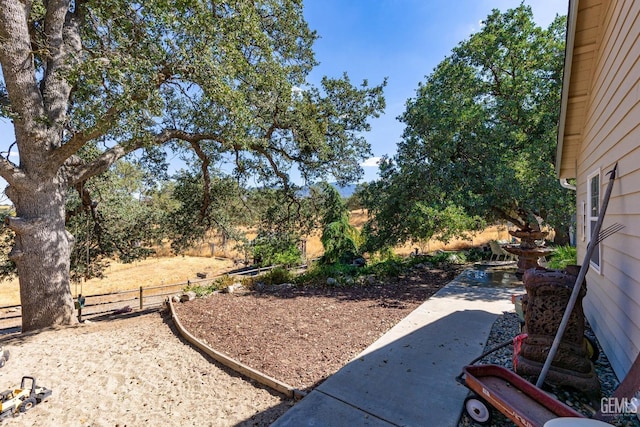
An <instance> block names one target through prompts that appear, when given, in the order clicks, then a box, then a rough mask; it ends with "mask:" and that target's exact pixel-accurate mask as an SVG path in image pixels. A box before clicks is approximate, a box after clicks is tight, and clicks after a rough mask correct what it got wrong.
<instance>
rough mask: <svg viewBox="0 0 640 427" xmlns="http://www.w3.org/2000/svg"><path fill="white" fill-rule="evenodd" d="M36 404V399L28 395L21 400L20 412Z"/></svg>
mask: <svg viewBox="0 0 640 427" xmlns="http://www.w3.org/2000/svg"><path fill="white" fill-rule="evenodd" d="M34 406H36V399H35V398H33V397H30V398H28V399H25V400H23V401H22V405H20V412H27V411H28V410H29V409H31V408H33V407H34Z"/></svg>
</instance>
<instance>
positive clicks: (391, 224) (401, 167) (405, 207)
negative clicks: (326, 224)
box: [367, 5, 575, 242]
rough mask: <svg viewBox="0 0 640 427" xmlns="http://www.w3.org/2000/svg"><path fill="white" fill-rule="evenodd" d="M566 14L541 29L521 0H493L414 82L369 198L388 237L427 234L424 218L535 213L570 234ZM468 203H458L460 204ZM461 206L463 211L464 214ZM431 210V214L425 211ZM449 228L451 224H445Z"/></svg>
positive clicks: (531, 218)
mask: <svg viewBox="0 0 640 427" xmlns="http://www.w3.org/2000/svg"><path fill="white" fill-rule="evenodd" d="M564 30H565V19H564V18H563V17H557V18H556V19H555V20H554V21H553V22H552V23H551V24H550V26H549V28H548V29H546V30H544V29H541V28H539V27H537V26H536V25H535V23H534V22H533V16H532V13H531V9H530V8H529V7H528V6H524V5H521V6H519V7H517V8H515V9H511V10H508V11H506V12H505V13H500V12H499V11H498V10H494V11H493V12H492V13H491V14H490V15H489V16H488V17H487V19H486V20H485V21H484V25H483V27H482V30H481V31H479V32H478V33H475V34H473V35H472V36H471V37H470V38H469V39H468V40H465V41H463V42H461V43H460V44H459V45H458V46H457V47H456V48H455V49H453V52H452V54H451V55H450V56H449V57H447V58H446V59H445V60H444V61H442V62H441V63H440V64H439V65H438V66H437V67H436V68H435V70H434V71H433V73H432V74H431V75H429V76H428V77H427V79H426V81H425V82H424V83H422V84H420V86H419V87H418V90H417V94H416V98H415V99H410V100H409V101H408V102H407V109H406V111H405V113H404V114H403V115H402V116H401V117H400V120H402V121H403V122H404V123H405V124H406V128H405V132H404V134H403V140H402V142H401V143H400V144H399V145H398V150H397V154H396V155H395V156H394V157H393V158H392V159H388V161H387V162H386V163H385V164H384V165H383V166H382V168H381V169H382V172H381V177H382V178H381V179H380V181H379V182H377V183H376V184H375V185H374V186H372V187H371V191H369V192H368V193H367V194H368V197H367V200H368V203H367V206H368V208H369V209H370V211H371V212H372V214H374V215H376V218H375V219H374V221H373V222H372V223H370V224H369V226H368V230H369V232H370V233H369V234H371V235H373V236H376V237H377V238H379V239H381V240H382V241H389V242H395V241H398V240H400V241H402V240H404V239H407V238H417V237H420V236H424V237H427V236H428V235H429V233H428V232H426V230H425V227H426V228H429V227H430V226H436V227H441V226H438V225H437V222H438V221H436V222H433V223H432V222H431V221H430V220H429V219H428V218H432V217H433V215H438V216H440V215H441V216H442V218H448V219H447V221H446V222H450V221H453V222H454V223H455V224H457V225H456V226H453V227H447V226H446V225H444V230H447V229H449V230H451V231H454V230H456V227H457V226H464V224H465V222H467V223H468V224H469V225H472V224H474V223H476V221H475V220H474V219H473V218H474V217H481V218H483V219H484V220H486V221H489V222H492V221H496V220H504V221H510V222H511V223H513V224H514V225H516V226H517V227H518V228H520V229H535V228H538V226H539V221H542V222H545V223H546V224H549V225H550V226H552V227H554V228H556V231H557V232H556V238H557V239H561V240H562V239H563V238H567V237H568V225H569V221H570V213H571V212H572V210H573V206H574V200H573V198H574V197H575V196H574V194H573V193H571V192H569V191H566V190H565V189H563V188H562V187H561V186H560V185H559V183H558V180H557V179H556V178H555V173H554V161H555V148H556V136H557V119H558V115H559V109H560V91H561V81H562V66H563V58H564ZM459 208H462V209H459ZM462 214H464V215H466V216H467V217H468V218H467V220H463V218H462V216H461V215H462ZM421 216H422V217H425V216H426V218H424V219H426V224H427V225H424V224H423V223H422V220H420V221H417V222H416V220H418V219H420V218H421ZM445 236H446V232H445Z"/></svg>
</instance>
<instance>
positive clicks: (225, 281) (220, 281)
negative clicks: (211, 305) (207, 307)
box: [184, 274, 236, 298]
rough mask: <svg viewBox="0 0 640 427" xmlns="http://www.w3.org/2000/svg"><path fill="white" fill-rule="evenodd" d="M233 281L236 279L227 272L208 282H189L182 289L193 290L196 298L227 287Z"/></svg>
mask: <svg viewBox="0 0 640 427" xmlns="http://www.w3.org/2000/svg"><path fill="white" fill-rule="evenodd" d="M235 282H236V280H235V279H234V278H233V277H231V276H229V275H228V274H225V275H224V276H220V277H218V278H216V279H215V280H213V281H211V282H208V283H206V284H203V283H192V284H189V285H187V286H185V288H184V291H185V292H195V294H196V296H197V297H198V298H201V297H205V296H207V295H210V294H212V293H213V292H215V291H219V290H222V289H225V288H228V287H229V286H231V285H233V284H234V283H235Z"/></svg>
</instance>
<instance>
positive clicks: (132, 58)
mask: <svg viewBox="0 0 640 427" xmlns="http://www.w3.org/2000/svg"><path fill="white" fill-rule="evenodd" d="M315 38H316V35H315V33H314V32H312V31H310V30H309V28H308V26H307V24H306V22H305V21H304V19H303V15H302V2H301V0H259V1H253V0H252V1H250V0H237V1H234V2H205V1H199V0H187V1H182V2H166V1H159V0H149V1H145V2H144V3H131V2H127V1H124V0H99V1H98V0H78V1H69V0H51V1H47V2H41V1H39V0H36V1H20V0H6V1H3V3H2V7H1V8H0V67H1V68H2V80H1V81H0V105H1V106H2V108H1V110H0V111H1V113H0V114H2V115H3V116H4V117H9V118H10V119H11V120H12V121H13V125H14V130H15V146H16V147H17V150H18V153H19V159H20V160H19V163H17V164H16V163H14V162H12V161H10V160H9V158H8V156H6V157H2V158H0V176H2V177H3V178H4V179H5V180H6V181H7V182H8V184H9V186H8V187H7V189H6V190H5V192H6V195H7V196H8V197H9V198H10V199H11V201H12V202H13V204H14V206H15V210H16V214H15V216H14V217H10V218H8V220H7V225H8V227H9V228H10V229H11V230H12V231H13V232H14V233H15V245H14V248H13V249H12V251H11V252H10V254H9V257H10V259H11V260H12V261H13V262H14V263H15V265H16V268H17V273H18V276H19V279H20V298H21V303H22V330H23V331H24V332H26V331H29V330H33V329H38V328H42V327H46V326H51V325H55V324H70V323H74V322H75V321H76V320H75V313H74V309H73V301H72V297H71V292H70V286H69V279H70V269H69V264H70V255H71V251H72V247H73V242H74V237H73V236H72V234H71V233H72V232H73V230H71V229H70V230H67V228H66V218H67V216H66V211H65V203H66V200H67V199H68V190H69V188H78V187H79V186H80V187H84V188H87V186H86V185H84V184H85V183H86V182H87V181H88V180H90V179H91V178H92V177H95V176H98V175H100V174H101V173H103V172H105V171H106V170H108V169H109V167H110V166H111V165H113V164H114V162H116V161H117V160H118V159H120V158H122V157H124V156H125V155H127V154H129V153H132V152H134V151H137V150H145V151H144V153H145V154H144V156H145V158H147V159H150V160H155V163H158V162H157V160H158V157H159V156H161V154H162V152H161V150H158V149H156V148H155V147H158V146H160V145H166V146H167V147H168V148H170V149H172V150H174V151H176V152H177V153H179V154H180V155H182V156H184V157H185V158H186V159H187V160H189V161H191V164H192V165H193V166H194V167H197V168H198V169H199V170H200V173H201V177H202V183H203V195H204V200H205V204H206V203H210V200H208V201H207V199H206V195H207V194H209V187H210V184H211V183H210V175H209V171H210V168H211V167H212V166H211V165H212V162H214V163H215V162H219V161H231V162H232V163H233V165H234V168H235V169H234V175H235V177H236V178H237V179H238V180H243V179H245V178H246V177H248V176H256V177H258V179H260V181H261V182H262V183H264V184H265V185H268V186H272V185H279V186H281V187H283V188H284V189H289V188H290V185H289V173H290V171H291V169H292V168H293V167H297V168H298V169H299V173H300V175H301V176H302V177H303V178H305V179H310V180H314V179H317V178H318V177H320V176H325V175H326V174H332V175H333V176H334V177H336V179H337V180H338V181H343V182H346V181H349V180H353V179H355V178H357V177H359V176H360V174H361V173H362V171H361V169H360V167H359V166H358V163H359V161H361V160H362V159H363V158H365V157H368V156H369V154H370V153H369V151H370V150H369V146H368V144H367V143H366V141H365V140H364V138H363V137H362V134H361V132H362V131H365V130H368V123H367V120H368V119H369V118H370V117H372V116H376V115H378V114H379V112H380V111H381V110H382V109H383V108H384V99H383V97H382V89H383V86H384V83H383V84H382V85H379V86H374V87H369V86H368V84H367V82H366V81H365V82H364V83H363V84H362V86H361V87H360V88H356V87H354V86H353V85H352V84H351V83H350V81H349V79H348V78H347V77H346V76H343V77H342V78H339V79H329V78H325V79H323V80H322V83H321V88H312V87H308V86H307V85H306V81H305V80H306V77H307V75H308V73H309V72H310V70H311V69H312V67H313V66H314V65H315V60H314V56H313V52H312V44H313V41H314V39H315ZM5 143H6V145H7V146H8V145H10V144H12V141H5ZM85 149H90V150H94V151H95V156H92V157H90V158H89V159H88V160H87V159H86V158H85V157H82V156H80V155H79V154H80V152H81V151H82V150H85ZM187 150H190V151H187ZM9 151H10V150H7V152H9ZM160 160H162V159H161V158H160ZM81 200H82V203H83V204H84V206H85V207H88V208H89V209H90V206H91V205H92V204H93V203H92V201H91V202H90V199H87V198H86V197H84V196H83V197H82V198H81ZM97 209H101V206H100V205H98V207H97ZM204 210H205V211H206V209H204Z"/></svg>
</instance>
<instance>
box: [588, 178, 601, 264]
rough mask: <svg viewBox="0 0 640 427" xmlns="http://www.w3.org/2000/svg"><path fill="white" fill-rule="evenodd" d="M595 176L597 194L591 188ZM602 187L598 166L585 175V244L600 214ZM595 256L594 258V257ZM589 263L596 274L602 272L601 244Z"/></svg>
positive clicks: (589, 238) (589, 239) (589, 240)
mask: <svg viewBox="0 0 640 427" xmlns="http://www.w3.org/2000/svg"><path fill="white" fill-rule="evenodd" d="M595 178H597V179H598V182H597V185H596V187H595V191H597V194H593V193H594V188H593V183H592V181H593V180H594V179H595ZM601 187H602V174H601V170H600V168H598V169H597V170H596V171H594V172H592V173H590V174H589V175H587V209H586V218H585V222H586V225H587V244H589V243H590V242H591V233H592V229H593V227H594V226H595V224H596V222H597V221H598V215H599V214H600V209H602V199H601V191H600V189H601ZM594 197H597V200H596V202H597V206H596V212H595V216H594V215H592V214H593V213H594V212H593V211H594V209H593V208H594V206H593V202H594ZM594 258H595V259H594ZM589 265H590V266H591V268H593V269H594V270H595V271H596V272H597V273H598V274H602V271H601V269H602V246H601V245H600V244H598V245H597V246H596V249H595V251H594V253H593V255H592V256H591V258H590V259H589Z"/></svg>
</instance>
